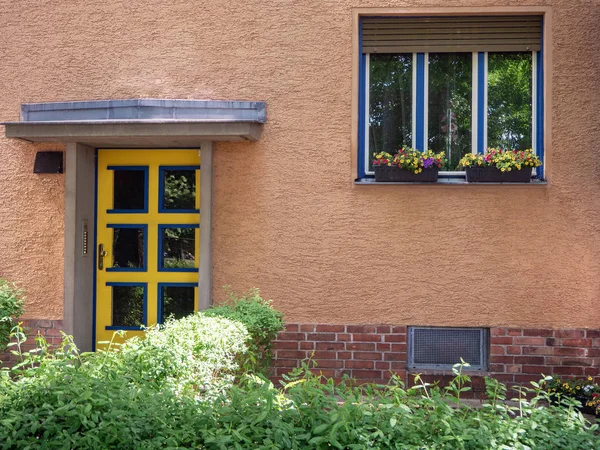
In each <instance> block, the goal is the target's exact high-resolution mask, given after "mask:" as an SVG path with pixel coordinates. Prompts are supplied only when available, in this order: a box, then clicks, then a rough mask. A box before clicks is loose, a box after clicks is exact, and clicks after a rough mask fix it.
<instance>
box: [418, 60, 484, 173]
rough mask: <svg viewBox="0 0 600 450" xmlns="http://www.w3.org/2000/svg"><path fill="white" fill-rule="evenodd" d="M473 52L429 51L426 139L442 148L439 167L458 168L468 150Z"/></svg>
mask: <svg viewBox="0 0 600 450" xmlns="http://www.w3.org/2000/svg"><path fill="white" fill-rule="evenodd" d="M472 58H473V57H472V53H430V54H429V91H428V99H429V101H428V107H429V114H428V143H429V148H430V149H431V150H433V151H434V152H436V153H437V152H445V153H446V158H447V159H448V164H447V166H446V167H444V168H442V170H457V166H458V161H459V160H460V158H462V156H463V155H464V154H466V153H469V152H471V111H472V108H471V90H472V78H473V75H472V66H473V60H472Z"/></svg>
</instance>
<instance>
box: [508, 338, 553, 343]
mask: <svg viewBox="0 0 600 450" xmlns="http://www.w3.org/2000/svg"><path fill="white" fill-rule="evenodd" d="M513 343H514V345H546V338H543V337H515V338H513Z"/></svg>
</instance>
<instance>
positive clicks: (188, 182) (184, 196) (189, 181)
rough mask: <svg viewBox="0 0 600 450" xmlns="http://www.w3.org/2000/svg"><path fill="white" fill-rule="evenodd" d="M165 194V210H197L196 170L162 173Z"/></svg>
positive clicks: (163, 202) (164, 171)
mask: <svg viewBox="0 0 600 450" xmlns="http://www.w3.org/2000/svg"><path fill="white" fill-rule="evenodd" d="M162 177H163V180H162V181H163V186H164V192H163V193H162V196H163V198H162V206H163V208H164V209H165V210H171V211H177V210H185V211H190V210H192V211H193V210H195V209H196V170H191V169H190V170H185V169H183V170H170V169H165V170H163V171H162Z"/></svg>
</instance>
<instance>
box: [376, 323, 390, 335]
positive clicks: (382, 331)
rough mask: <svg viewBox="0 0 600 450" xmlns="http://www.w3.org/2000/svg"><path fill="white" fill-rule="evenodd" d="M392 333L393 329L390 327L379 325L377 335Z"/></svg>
mask: <svg viewBox="0 0 600 450" xmlns="http://www.w3.org/2000/svg"><path fill="white" fill-rule="evenodd" d="M391 332H392V327H390V326H389V325H379V326H378V327H377V334H389V333H391Z"/></svg>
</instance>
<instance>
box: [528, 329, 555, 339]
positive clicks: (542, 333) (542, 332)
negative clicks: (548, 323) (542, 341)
mask: <svg viewBox="0 0 600 450" xmlns="http://www.w3.org/2000/svg"><path fill="white" fill-rule="evenodd" d="M523 336H539V337H552V336H554V330H547V329H542V328H525V329H524V330H523Z"/></svg>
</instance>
